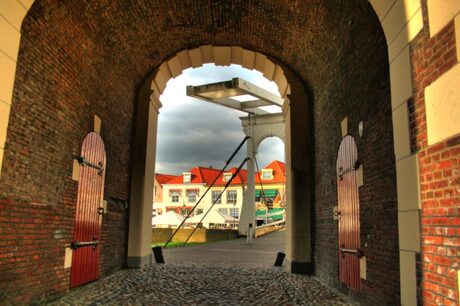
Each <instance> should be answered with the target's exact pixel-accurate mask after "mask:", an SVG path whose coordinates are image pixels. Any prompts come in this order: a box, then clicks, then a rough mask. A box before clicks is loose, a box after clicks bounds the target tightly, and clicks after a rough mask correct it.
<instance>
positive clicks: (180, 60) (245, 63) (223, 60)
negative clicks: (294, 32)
mask: <svg viewBox="0 0 460 306" xmlns="http://www.w3.org/2000/svg"><path fill="white" fill-rule="evenodd" d="M208 63H214V64H216V65H217V66H230V65H231V64H236V65H241V66H242V67H243V68H246V69H249V70H257V71H259V72H261V73H262V74H263V75H264V77H265V78H267V79H268V80H270V81H273V82H275V83H276V85H278V90H279V92H280V95H281V97H282V98H285V97H286V95H288V94H289V93H290V88H289V83H288V81H287V79H286V76H285V74H284V70H283V68H282V67H281V66H280V65H277V64H275V63H274V62H273V61H271V60H270V59H269V58H268V57H267V56H266V55H264V54H262V53H260V52H256V51H251V50H247V49H244V48H242V47H236V46H213V45H204V46H201V47H198V48H195V49H190V50H182V51H180V52H178V53H177V54H175V55H174V56H172V57H171V58H170V59H168V60H166V61H164V62H163V63H162V64H161V65H160V66H159V67H158V70H157V72H156V74H155V76H154V78H153V80H152V83H151V89H152V90H153V95H154V96H155V97H156V98H157V99H159V97H160V95H161V94H162V93H163V92H164V90H165V89H166V83H167V82H168V81H169V80H170V79H171V78H175V77H177V76H179V75H180V74H182V71H184V70H185V69H188V68H198V67H201V66H203V65H204V64H208Z"/></svg>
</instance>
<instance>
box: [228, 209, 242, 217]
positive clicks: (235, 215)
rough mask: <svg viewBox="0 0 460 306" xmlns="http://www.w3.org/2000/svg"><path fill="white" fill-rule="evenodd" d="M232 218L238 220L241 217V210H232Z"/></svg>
mask: <svg viewBox="0 0 460 306" xmlns="http://www.w3.org/2000/svg"><path fill="white" fill-rule="evenodd" d="M230 216H232V217H233V218H235V219H238V218H239V217H240V209H239V208H230Z"/></svg>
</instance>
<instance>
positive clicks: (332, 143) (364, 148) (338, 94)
mask: <svg viewBox="0 0 460 306" xmlns="http://www.w3.org/2000/svg"><path fill="white" fill-rule="evenodd" d="M342 22H343V24H335V25H332V26H337V27H339V28H342V29H343V31H344V32H345V33H344V34H343V35H341V36H340V37H336V38H335V41H330V43H331V44H333V45H341V46H345V47H344V48H343V49H341V51H340V55H339V56H330V57H329V60H328V62H327V63H324V67H323V70H324V72H323V75H322V76H320V78H321V79H320V80H321V82H318V83H319V86H318V87H315V88H314V89H313V105H314V122H315V211H314V213H315V221H314V232H315V236H314V260H315V271H316V272H315V273H316V275H317V276H318V277H319V278H320V279H322V280H323V281H325V282H326V283H328V284H330V285H333V286H336V287H338V288H341V290H343V291H344V292H345V293H348V294H350V295H351V296H353V297H354V298H356V299H357V300H359V301H360V302H361V303H363V304H365V305H396V304H398V303H399V252H398V222H397V200H396V169H395V159H394V148H393V134H392V115H391V103H390V84H389V73H388V58H387V55H386V49H385V46H386V42H385V38H384V37H383V33H382V32H380V33H379V31H378V29H376V28H372V27H371V26H369V24H371V25H372V24H375V23H376V22H378V21H377V20H375V19H372V18H368V19H361V20H356V19H354V18H351V22H349V21H348V20H344V21H342ZM375 33H379V34H378V35H377V34H375ZM356 37H368V39H367V40H361V39H358V38H356ZM345 117H348V133H349V134H350V135H351V136H353V137H354V139H355V141H356V144H357V148H358V160H359V161H360V162H361V163H362V166H363V173H364V185H363V186H362V187H360V188H359V201H360V226H361V248H362V250H363V252H364V255H365V256H366V258H367V280H362V285H363V286H362V291H360V292H357V291H355V290H349V289H347V288H346V287H345V286H343V285H341V284H340V282H339V277H338V269H339V266H338V256H339V255H338V224H337V221H334V220H333V218H332V208H333V206H336V205H337V204H338V202H337V174H336V160H337V152H338V149H339V145H340V142H341V139H342V135H341V129H340V123H341V121H342V119H343V118H345ZM360 121H362V122H363V125H364V133H363V136H362V137H360V136H359V135H358V123H359V122H360ZM365 244H367V247H366V246H365Z"/></svg>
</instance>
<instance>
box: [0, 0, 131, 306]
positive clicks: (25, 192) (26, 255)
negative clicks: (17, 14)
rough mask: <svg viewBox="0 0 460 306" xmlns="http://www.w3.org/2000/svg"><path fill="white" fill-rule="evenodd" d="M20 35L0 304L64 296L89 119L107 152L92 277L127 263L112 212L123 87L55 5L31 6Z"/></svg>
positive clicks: (120, 222)
mask: <svg viewBox="0 0 460 306" xmlns="http://www.w3.org/2000/svg"><path fill="white" fill-rule="evenodd" d="M42 4H43V6H42ZM22 31H23V34H22V40H21V45H20V50H19V59H18V67H17V72H16V83H15V90H14V97H13V101H12V102H13V103H12V109H11V116H10V123H9V127H8V138H7V141H6V148H5V156H4V162H3V172H2V176H1V178H0V237H1V239H0V304H1V302H2V301H5V300H6V301H10V300H12V301H15V302H16V303H19V304H24V303H29V302H30V301H32V300H34V301H42V300H49V299H53V298H55V297H57V296H59V295H61V294H62V293H63V292H65V291H66V290H68V287H69V270H68V269H64V255H65V247H68V246H69V243H70V242H71V241H72V237H73V227H74V218H75V205H76V194H77V186H78V183H77V182H75V181H73V180H72V179H71V175H72V164H73V157H74V156H77V155H79V154H80V149H81V143H82V141H83V139H84V137H85V136H86V134H87V133H89V132H90V131H92V129H93V116H94V114H97V115H98V116H99V117H101V119H102V135H101V136H102V138H103V140H104V142H105V148H106V152H107V169H106V181H105V195H104V196H105V198H106V199H107V200H108V202H109V205H108V212H107V214H105V215H104V217H103V221H102V224H103V225H102V231H103V234H102V244H101V248H102V251H101V273H102V274H103V275H104V274H107V273H109V272H111V271H113V270H116V269H120V268H121V267H122V266H123V265H124V262H125V260H126V231H127V220H126V218H127V210H126V208H125V206H124V205H122V206H120V205H116V204H114V203H115V202H120V201H122V202H126V201H127V200H128V191H129V172H128V169H129V159H130V153H129V151H130V141H131V137H130V135H131V133H132V129H131V122H132V116H133V103H134V92H135V91H134V89H133V87H132V84H130V83H128V82H126V80H125V79H124V78H123V77H122V75H121V74H120V72H119V71H118V70H117V69H116V67H117V65H116V64H114V63H110V59H107V57H106V56H105V55H104V54H103V53H101V52H100V51H98V50H97V48H96V47H95V46H94V42H93V41H92V39H91V37H89V36H88V34H87V33H86V32H85V31H84V29H83V28H82V27H81V26H80V25H79V22H78V19H75V16H73V15H72V14H68V13H67V11H66V10H64V9H63V7H62V6H61V5H56V4H54V5H51V4H50V3H47V4H46V7H45V4H44V3H43V2H39V3H38V4H36V5H34V6H33V8H32V10H31V11H30V13H29V15H28V17H27V19H26V20H25V21H24V24H23V27H22ZM107 242H109V243H107Z"/></svg>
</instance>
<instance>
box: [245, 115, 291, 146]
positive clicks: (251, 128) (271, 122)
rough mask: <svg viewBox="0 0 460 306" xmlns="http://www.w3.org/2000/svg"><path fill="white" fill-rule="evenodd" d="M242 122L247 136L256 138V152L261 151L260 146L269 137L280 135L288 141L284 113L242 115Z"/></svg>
mask: <svg viewBox="0 0 460 306" xmlns="http://www.w3.org/2000/svg"><path fill="white" fill-rule="evenodd" d="M240 119H241V123H242V125H243V130H244V132H245V134H246V136H251V137H253V138H254V141H253V144H254V148H253V150H254V154H255V153H257V152H258V151H259V146H260V144H261V143H262V141H264V139H266V138H268V137H278V138H279V139H281V141H282V142H283V143H286V129H285V120H284V115H283V114H269V115H256V116H253V117H242V118H240Z"/></svg>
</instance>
